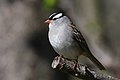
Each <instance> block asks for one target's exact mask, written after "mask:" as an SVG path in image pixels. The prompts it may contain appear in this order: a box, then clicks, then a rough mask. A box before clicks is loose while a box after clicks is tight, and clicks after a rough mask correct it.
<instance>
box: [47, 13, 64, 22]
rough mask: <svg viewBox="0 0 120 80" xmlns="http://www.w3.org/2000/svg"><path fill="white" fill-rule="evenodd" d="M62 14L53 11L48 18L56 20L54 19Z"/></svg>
mask: <svg viewBox="0 0 120 80" xmlns="http://www.w3.org/2000/svg"><path fill="white" fill-rule="evenodd" d="M63 16H64V15H63V13H53V14H52V15H50V17H49V20H56V19H58V18H61V17H63Z"/></svg>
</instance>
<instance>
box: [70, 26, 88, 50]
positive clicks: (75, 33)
mask: <svg viewBox="0 0 120 80" xmlns="http://www.w3.org/2000/svg"><path fill="white" fill-rule="evenodd" d="M71 27H72V29H73V38H74V39H75V40H76V41H77V42H78V44H79V46H80V47H81V48H82V49H83V51H85V52H86V51H87V52H90V50H89V48H88V45H87V43H86V41H85V39H84V37H83V36H82V34H81V32H80V31H79V30H78V29H77V28H76V27H75V26H74V25H71Z"/></svg>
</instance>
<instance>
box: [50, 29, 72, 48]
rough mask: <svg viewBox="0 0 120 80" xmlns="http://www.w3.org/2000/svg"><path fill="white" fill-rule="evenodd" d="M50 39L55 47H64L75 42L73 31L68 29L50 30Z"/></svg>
mask: <svg viewBox="0 0 120 80" xmlns="http://www.w3.org/2000/svg"><path fill="white" fill-rule="evenodd" d="M49 41H50V43H51V45H52V46H53V48H56V49H57V48H58V49H63V48H65V47H69V46H71V45H72V44H73V39H72V33H71V31H69V30H66V29H57V30H56V31H51V32H49Z"/></svg>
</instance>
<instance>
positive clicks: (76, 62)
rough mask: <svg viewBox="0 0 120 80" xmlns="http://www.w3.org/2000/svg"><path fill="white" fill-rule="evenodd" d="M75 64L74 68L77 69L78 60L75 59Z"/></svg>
mask: <svg viewBox="0 0 120 80" xmlns="http://www.w3.org/2000/svg"><path fill="white" fill-rule="evenodd" d="M73 62H74V65H73V69H74V70H75V69H76V68H77V67H78V60H73Z"/></svg>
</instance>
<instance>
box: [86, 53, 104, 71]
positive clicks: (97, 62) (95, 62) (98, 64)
mask: <svg viewBox="0 0 120 80" xmlns="http://www.w3.org/2000/svg"><path fill="white" fill-rule="evenodd" d="M87 57H88V58H89V59H90V60H91V61H92V62H93V63H94V64H95V65H96V66H97V67H98V68H99V69H100V70H105V67H104V66H103V65H102V64H101V63H100V62H99V61H98V60H97V59H96V58H95V57H94V56H93V55H92V53H89V55H88V56H87Z"/></svg>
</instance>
